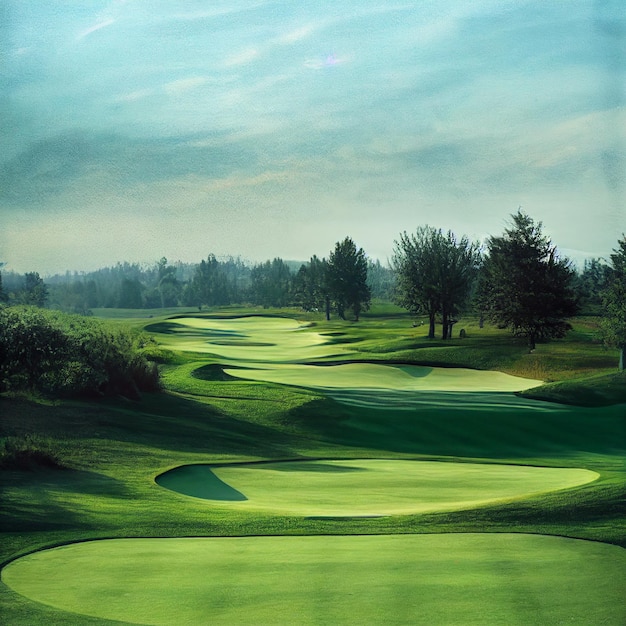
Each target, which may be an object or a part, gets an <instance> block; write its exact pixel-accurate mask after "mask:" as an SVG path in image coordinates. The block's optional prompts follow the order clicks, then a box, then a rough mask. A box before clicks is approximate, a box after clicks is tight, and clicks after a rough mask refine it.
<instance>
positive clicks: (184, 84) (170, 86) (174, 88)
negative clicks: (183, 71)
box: [164, 76, 209, 95]
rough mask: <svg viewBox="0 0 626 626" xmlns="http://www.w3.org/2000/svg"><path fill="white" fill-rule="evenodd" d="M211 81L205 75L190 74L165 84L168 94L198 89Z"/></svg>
mask: <svg viewBox="0 0 626 626" xmlns="http://www.w3.org/2000/svg"><path fill="white" fill-rule="evenodd" d="M207 82H209V79H208V78H206V77H205V76H190V77H189V78H181V79H179V80H173V81H171V82H169V83H167V84H166V85H165V86H164V89H165V92H166V93H168V94H170V95H171V94H179V93H183V92H186V91H190V90H191V89H196V88H197V87H201V86H202V85H205V84H206V83H207Z"/></svg>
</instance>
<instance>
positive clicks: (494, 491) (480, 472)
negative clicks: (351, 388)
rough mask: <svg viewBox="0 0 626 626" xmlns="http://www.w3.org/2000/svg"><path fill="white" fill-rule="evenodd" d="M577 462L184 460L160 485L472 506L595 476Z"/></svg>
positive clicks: (302, 498) (351, 501)
mask: <svg viewBox="0 0 626 626" xmlns="http://www.w3.org/2000/svg"><path fill="white" fill-rule="evenodd" d="M597 478H598V474H597V473H595V472H591V471H589V470H585V469H576V468H546V467H527V466H513V465H498V464H489V465H486V464H477V463H440V462H432V461H431V462H429V461H400V460H388V459H387V460H386V459H375V460H363V459H361V460H359V459H353V460H350V461H342V460H335V461H295V462H279V463H253V464H236V465H226V466H210V465H189V466H184V467H179V468H176V469H174V470H170V471H168V472H166V473H165V474H161V475H160V476H157V479H156V481H157V483H158V484H160V485H161V486H162V487H166V488H167V489H171V490H173V491H177V492H179V493H183V494H185V495H189V496H194V497H198V498H205V499H207V500H211V501H229V502H232V503H234V502H237V503H238V504H237V508H238V509H241V510H245V511H250V512H254V511H258V510H262V511H269V512H273V513H277V514H289V515H303V516H307V515H308V516H346V517H350V516H375V515H402V514H404V515H406V514H408V513H425V512H432V511H450V510H459V509H464V508H465V509H467V508H474V507H477V506H481V505H484V504H488V503H493V502H495V501H498V500H503V499H510V498H521V497H528V496H530V495H536V494H538V493H546V492H549V491H553V490H558V489H567V488H569V487H574V486H577V485H582V484H584V483H588V482H590V481H593V480H596V479H597Z"/></svg>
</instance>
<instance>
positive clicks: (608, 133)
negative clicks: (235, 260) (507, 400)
mask: <svg viewBox="0 0 626 626" xmlns="http://www.w3.org/2000/svg"><path fill="white" fill-rule="evenodd" d="M0 52H1V55H2V56H1V64H0V81H1V84H2V85H3V88H2V90H1V91H0V114H1V116H2V120H3V123H2V125H1V126H0V142H1V147H2V150H1V151H0V211H1V213H2V227H1V229H0V261H4V262H6V263H7V267H8V268H10V269H14V270H16V271H32V270H34V271H39V272H40V273H42V274H46V273H51V272H59V271H64V270H66V269H71V270H74V269H76V270H89V269H95V268H97V267H101V266H103V265H110V264H113V263H115V262H116V261H122V260H128V261H140V262H153V261H155V260H157V259H159V258H160V257H161V256H166V257H168V259H170V260H171V261H174V260H178V259H180V260H184V261H194V262H197V261H199V260H200V259H201V258H205V257H206V256H207V255H208V254H209V253H211V252H212V253H215V254H217V255H218V256H219V255H241V256H242V257H244V258H246V259H249V260H251V261H256V260H265V259H267V258H272V257H274V256H281V257H282V258H285V259H301V260H306V259H308V258H309V257H310V256H311V255H313V254H317V255H320V256H324V255H327V254H328V252H329V251H330V250H331V249H332V248H333V246H334V243H335V242H336V241H338V240H340V239H343V238H344V237H345V236H346V235H349V236H351V237H352V238H353V239H354V240H355V241H356V243H357V244H358V245H359V246H362V247H363V248H364V249H365V251H366V252H367V253H368V255H369V256H371V257H374V258H379V259H380V260H381V261H383V262H384V261H385V260H386V259H387V258H388V257H389V256H390V255H391V252H392V249H393V242H394V240H395V239H397V238H398V236H399V234H400V232H402V231H405V230H406V231H409V232H410V231H412V230H414V229H415V228H417V227H418V226H420V225H423V224H429V225H431V226H436V227H441V228H443V229H445V230H447V229H452V230H453V231H454V232H455V233H456V234H457V235H458V236H460V235H463V234H467V235H469V236H470V237H472V238H475V239H479V240H483V239H484V238H485V237H486V236H488V235H489V234H500V233H501V232H502V230H503V229H504V227H505V226H506V224H507V220H508V217H509V216H510V214H511V213H513V212H515V211H516V210H517V208H518V207H519V206H521V207H522V208H523V209H524V210H525V211H526V212H528V213H529V214H530V215H531V216H532V217H534V218H535V219H536V220H539V221H542V222H543V224H544V230H545V232H546V233H548V234H549V235H550V236H551V237H552V238H553V241H554V243H556V244H557V246H558V247H559V249H560V250H561V251H562V252H564V253H565V254H567V255H569V256H571V257H572V258H575V259H582V258H584V257H586V256H607V255H608V254H609V253H610V251H611V249H612V248H613V247H615V245H616V242H617V239H618V238H619V237H620V236H621V233H622V232H624V231H626V181H625V176H626V174H625V172H626V104H625V103H626V88H625V84H626V12H625V11H624V8H623V4H622V3H621V1H614V2H612V1H610V0H609V1H607V2H599V1H598V2H591V1H580V0H569V1H567V2H566V1H556V0H555V1H549V2H546V1H545V0H543V1H528V2H526V1H523V0H515V1H507V0H497V1H496V0H477V1H475V2H467V1H466V0H457V1H449V2H442V1H441V0H439V1H429V0H428V1H427V0H422V1H416V2H401V1H400V2H384V3H380V2H379V1H378V0H377V1H376V2H373V1H372V2H370V1H360V2H355V1H353V0H346V1H345V2H342V3H337V2H326V1H313V2H307V3H303V2H296V1H277V2H269V1H263V0H258V1H255V0H249V1H242V0H225V1H219V0H218V1H211V2H208V1H202V2H201V1H196V0H186V1H181V2H174V1H165V0H126V1H123V0H117V1H113V2H96V1H84V0H80V1H78V0H75V1H64V2H60V1H58V2H57V1H54V0H50V1H47V2H41V1H39V0H8V1H6V0H5V2H4V3H3V4H2V5H1V7H0Z"/></svg>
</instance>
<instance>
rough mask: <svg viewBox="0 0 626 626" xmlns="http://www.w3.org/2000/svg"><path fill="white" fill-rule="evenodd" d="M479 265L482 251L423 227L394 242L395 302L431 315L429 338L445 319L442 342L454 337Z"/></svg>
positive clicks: (448, 235)
mask: <svg viewBox="0 0 626 626" xmlns="http://www.w3.org/2000/svg"><path fill="white" fill-rule="evenodd" d="M479 261H480V247H479V245H478V244H477V243H472V242H470V241H469V239H468V238H467V237H465V236H463V237H462V238H461V239H460V240H457V238H456V236H455V235H454V233H453V232H452V231H448V232H447V233H445V234H444V233H443V232H442V230H441V229H436V228H433V227H432V226H421V227H419V228H418V229H417V230H416V232H415V233H414V234H411V235H409V234H407V233H406V232H404V233H402V234H401V235H400V239H399V240H398V241H396V242H395V247H394V254H393V267H394V270H395V273H396V301H397V303H398V304H399V305H400V306H403V307H404V308H406V309H408V310H409V311H411V312H412V313H414V314H425V315H428V319H429V328H428V337H429V338H431V339H433V338H434V337H435V322H436V318H437V316H438V315H441V319H442V327H443V328H442V339H448V338H450V336H451V333H452V325H453V324H454V318H455V316H456V315H458V313H459V312H460V310H461V309H462V307H463V306H464V305H465V303H466V301H467V300H468V298H469V295H470V292H471V289H472V285H473V282H474V279H475V276H476V272H477V269H478V265H479Z"/></svg>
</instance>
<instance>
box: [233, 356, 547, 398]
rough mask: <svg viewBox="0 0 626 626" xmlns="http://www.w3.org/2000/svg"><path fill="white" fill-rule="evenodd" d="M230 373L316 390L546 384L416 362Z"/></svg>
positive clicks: (467, 388)
mask: <svg viewBox="0 0 626 626" xmlns="http://www.w3.org/2000/svg"><path fill="white" fill-rule="evenodd" d="M224 371H225V372H226V373H227V374H229V375H230V376H234V377H237V378H244V379H247V380H261V381H264V382H272V383H281V384H284V385H296V386H298V387H309V388H312V389H353V390H354V389H393V390H396V391H461V392H495V391H498V392H514V391H523V390H524V389H530V388H531V387H537V386H539V385H542V384H543V383H542V381H540V380H532V379H529V378H520V377H519V376H511V375H510V374H504V373H502V372H492V371H482V370H470V369H465V368H460V367H454V368H443V367H418V366H415V365H401V366H397V365H377V364H374V363H347V364H345V365H324V366H319V365H291V364H275V365H272V366H262V365H257V366H255V368H254V369H252V368H251V369H245V368H236V369H229V368H224Z"/></svg>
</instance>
